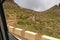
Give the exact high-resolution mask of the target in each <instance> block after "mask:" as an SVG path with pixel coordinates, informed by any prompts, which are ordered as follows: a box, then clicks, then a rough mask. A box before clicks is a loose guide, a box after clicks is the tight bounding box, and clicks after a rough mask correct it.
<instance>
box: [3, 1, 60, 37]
mask: <svg viewBox="0 0 60 40" xmlns="http://www.w3.org/2000/svg"><path fill="white" fill-rule="evenodd" d="M4 11H5V15H6V20H7V23H8V25H11V26H14V27H18V28H23V29H25V30H30V31H34V32H38V33H41V34H46V35H50V36H54V37H57V38H60V19H59V18H60V7H57V6H54V7H52V8H51V9H49V10H47V11H45V12H36V11H33V10H29V9H25V8H21V7H19V6H18V5H17V4H16V3H13V2H5V3H4Z"/></svg>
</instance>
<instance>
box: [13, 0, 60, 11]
mask: <svg viewBox="0 0 60 40" xmlns="http://www.w3.org/2000/svg"><path fill="white" fill-rule="evenodd" d="M14 1H15V3H17V4H18V5H19V6H20V7H22V8H27V9H31V10H34V11H39V12H42V11H46V10H48V9H50V8H51V7H53V6H54V5H56V4H57V5H58V3H59V2H60V1H59V0H14Z"/></svg>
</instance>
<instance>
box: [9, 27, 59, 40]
mask: <svg viewBox="0 0 60 40" xmlns="http://www.w3.org/2000/svg"><path fill="white" fill-rule="evenodd" d="M8 30H9V32H11V33H13V34H16V35H18V36H20V37H24V38H26V39H27V40H60V39H57V38H53V37H49V36H46V35H42V36H41V37H39V36H38V33H35V32H31V31H25V30H24V29H20V28H14V27H12V26H8Z"/></svg>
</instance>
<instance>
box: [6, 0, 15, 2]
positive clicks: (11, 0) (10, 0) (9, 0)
mask: <svg viewBox="0 0 60 40" xmlns="http://www.w3.org/2000/svg"><path fill="white" fill-rule="evenodd" d="M5 1H7V2H14V0H5Z"/></svg>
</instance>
